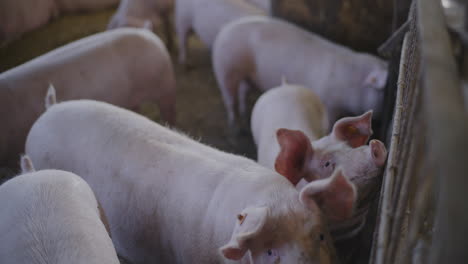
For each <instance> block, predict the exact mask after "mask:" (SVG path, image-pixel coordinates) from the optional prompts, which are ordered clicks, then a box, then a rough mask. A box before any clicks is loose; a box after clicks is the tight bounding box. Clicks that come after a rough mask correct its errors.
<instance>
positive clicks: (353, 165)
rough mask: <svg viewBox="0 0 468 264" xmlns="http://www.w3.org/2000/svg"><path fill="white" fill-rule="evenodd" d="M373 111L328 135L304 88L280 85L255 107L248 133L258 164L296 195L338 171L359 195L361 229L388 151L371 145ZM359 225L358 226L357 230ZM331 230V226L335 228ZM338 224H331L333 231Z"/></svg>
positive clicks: (321, 110)
mask: <svg viewBox="0 0 468 264" xmlns="http://www.w3.org/2000/svg"><path fill="white" fill-rule="evenodd" d="M371 121H372V111H368V112H366V113H364V114H362V115H360V116H356V117H345V118H342V119H340V120H338V121H337V122H336V123H335V124H334V126H333V129H332V131H331V133H330V134H329V135H326V136H325V133H326V131H327V130H328V118H327V115H326V110H325V106H324V105H323V104H322V103H321V100H320V99H319V97H318V96H317V95H316V94H315V93H314V92H312V91H311V89H308V88H306V87H304V86H300V85H292V84H288V83H287V82H283V85H281V86H280V87H277V88H275V89H272V90H270V91H268V92H266V93H264V94H263V95H262V96H261V97H260V98H259V99H258V100H257V102H256V104H255V106H254V109H253V112H252V118H251V128H252V135H253V138H254V141H255V143H256V145H257V157H258V162H259V163H260V164H262V165H264V166H266V167H268V168H271V169H274V170H276V171H277V172H278V173H280V174H281V175H283V176H285V177H286V178H287V179H288V180H289V181H290V182H291V183H292V184H293V185H295V186H296V187H297V188H298V189H299V190H300V189H302V188H303V187H304V186H305V185H306V184H307V183H308V182H311V181H314V180H317V179H326V178H328V177H330V176H332V174H333V172H334V171H335V170H336V168H338V167H341V168H342V169H343V172H344V174H345V175H346V177H347V178H348V179H349V180H350V181H351V182H353V183H354V184H355V185H356V187H357V190H358V198H359V203H358V209H359V210H358V211H357V212H356V214H355V215H354V216H355V217H358V218H359V219H358V220H356V219H354V220H353V221H354V222H356V225H359V226H362V225H363V219H364V217H365V214H366V212H367V206H368V204H369V203H368V202H361V201H365V200H367V198H369V197H370V195H372V194H373V193H374V192H375V191H376V190H377V189H378V182H379V180H378V179H379V178H378V176H379V175H380V174H381V172H382V169H383V166H384V164H385V160H386V156H387V150H386V148H385V146H384V144H383V143H382V142H381V141H379V140H371V141H370V142H369V144H368V145H366V143H367V141H368V140H369V137H370V136H371V135H372V128H371ZM357 223H359V224H357ZM334 224H336V225H334ZM341 224H343V223H332V226H331V228H332V230H333V229H334V228H335V227H336V226H340V225H341Z"/></svg>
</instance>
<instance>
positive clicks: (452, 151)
mask: <svg viewBox="0 0 468 264" xmlns="http://www.w3.org/2000/svg"><path fill="white" fill-rule="evenodd" d="M418 26H419V31H420V37H421V46H422V53H421V54H422V62H423V67H424V68H423V85H424V90H423V108H424V112H425V115H426V120H427V122H426V123H427V126H428V131H427V136H428V137H427V138H428V142H429V153H428V155H429V158H430V160H431V161H432V162H433V164H434V167H435V169H436V170H435V175H436V177H435V181H434V184H435V189H436V193H437V196H436V197H437V199H436V200H437V204H436V220H435V226H434V230H435V231H434V236H433V239H432V248H431V251H430V252H431V256H430V259H431V263H434V264H435V263H465V262H466V260H467V259H468V250H467V249H466V246H467V245H468V235H467V234H468V202H467V199H468V196H467V195H468V139H467V136H468V117H467V114H466V112H465V111H464V107H463V97H462V94H461V89H460V82H459V77H458V71H457V68H456V64H455V60H454V58H453V56H452V52H451V46H450V42H449V36H448V33H447V29H446V27H445V23H444V17H443V13H442V9H441V3H440V1H439V0H418Z"/></svg>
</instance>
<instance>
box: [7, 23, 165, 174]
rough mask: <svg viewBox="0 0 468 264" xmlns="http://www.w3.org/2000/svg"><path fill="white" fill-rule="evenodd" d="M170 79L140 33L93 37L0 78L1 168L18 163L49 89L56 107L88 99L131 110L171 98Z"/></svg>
mask: <svg viewBox="0 0 468 264" xmlns="http://www.w3.org/2000/svg"><path fill="white" fill-rule="evenodd" d="M172 74H173V73H172V68H171V62H170V58H169V55H168V53H167V51H166V49H165V48H164V45H163V44H162V42H161V41H160V40H159V39H158V38H157V37H156V36H154V35H153V34H152V33H150V32H149V31H146V30H140V29H118V30H115V31H110V32H104V33H100V34H96V35H93V36H91V37H87V38H85V39H82V40H78V41H75V42H73V43H70V44H68V45H66V46H63V47H61V48H58V49H56V50H54V51H51V52H49V53H47V54H45V55H42V56H40V57H38V58H36V59H34V60H32V61H29V62H27V63H25V64H23V65H20V66H18V67H16V68H13V69H11V70H9V71H7V72H4V73H2V74H0V98H2V99H1V100H2V102H3V101H5V103H4V104H1V106H0V107H1V110H0V112H2V113H4V115H5V116H3V117H2V120H1V121H2V123H3V124H4V128H5V129H4V130H3V131H2V133H1V135H0V141H1V140H2V138H3V140H6V142H7V144H5V145H4V146H5V147H4V148H5V149H4V150H3V151H2V152H0V158H1V160H2V163H7V164H10V165H15V164H12V163H13V162H11V161H9V160H18V154H19V153H20V152H21V151H22V149H23V144H24V140H25V139H26V133H27V131H28V130H29V128H30V127H31V125H32V123H33V122H34V121H35V120H36V119H37V117H38V116H39V115H40V114H41V113H42V112H43V111H44V100H43V98H44V96H45V94H46V91H47V88H48V86H49V84H53V85H54V86H55V88H56V90H57V97H58V99H59V100H60V101H63V100H71V99H82V98H89V99H95V100H101V101H107V102H110V103H113V104H116V105H120V106H122V107H127V108H134V107H136V106H137V105H138V104H140V103H141V102H142V101H144V100H157V99H158V98H159V97H162V95H165V94H170V93H172V91H171V90H173V89H174V87H173V85H172V84H173V82H172V79H171V80H169V79H170V78H171V77H172ZM158 84H159V87H158ZM12 114H14V115H12ZM5 160H6V161H5ZM4 161H5V162H4Z"/></svg>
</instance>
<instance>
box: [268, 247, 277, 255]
mask: <svg viewBox="0 0 468 264" xmlns="http://www.w3.org/2000/svg"><path fill="white" fill-rule="evenodd" d="M267 255H268V257H277V256H278V252H276V250H273V249H268V250H267Z"/></svg>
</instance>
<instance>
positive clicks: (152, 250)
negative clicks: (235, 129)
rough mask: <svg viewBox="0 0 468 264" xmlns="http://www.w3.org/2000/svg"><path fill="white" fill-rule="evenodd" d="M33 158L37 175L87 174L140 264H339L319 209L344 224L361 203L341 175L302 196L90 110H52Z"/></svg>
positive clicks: (185, 142) (97, 106) (126, 116)
mask: <svg viewBox="0 0 468 264" xmlns="http://www.w3.org/2000/svg"><path fill="white" fill-rule="evenodd" d="M26 151H27V153H28V155H30V156H31V157H32V158H33V159H34V161H35V163H36V166H37V167H39V168H62V169H67V170H70V171H73V172H75V173H81V174H80V175H81V176H82V177H83V178H84V179H85V180H86V181H87V182H88V183H89V184H90V185H91V187H92V188H93V190H94V191H95V193H96V195H97V197H98V198H99V199H100V201H101V203H102V205H103V208H104V210H105V211H106V214H107V216H108V219H109V224H110V229H111V232H112V236H113V240H114V244H115V246H116V249H117V252H118V253H119V255H121V256H123V257H125V258H126V259H128V260H129V261H131V262H132V263H135V264H138V263H176V264H177V263H232V262H231V261H230V260H236V261H240V262H236V263H244V264H245V263H256V264H259V263H260V264H262V263H299V264H300V263H333V262H334V248H333V246H332V245H331V240H330V236H329V234H328V232H327V228H326V223H324V222H322V220H321V213H320V210H319V207H318V206H320V207H321V208H326V211H325V213H326V214H327V216H329V215H333V216H335V217H337V218H339V219H344V218H347V217H349V216H350V215H351V214H352V210H353V205H354V202H355V198H356V191H355V187H354V185H353V184H352V183H350V182H349V181H348V180H347V179H346V177H345V176H343V175H342V172H341V171H337V173H336V174H335V175H334V176H333V177H331V178H328V179H324V180H317V181H313V182H311V183H309V184H308V185H307V186H306V187H304V189H303V190H302V191H301V192H300V193H299V192H298V191H297V190H296V189H295V188H294V186H293V185H292V184H291V183H290V182H288V181H287V180H286V179H285V178H284V177H283V176H281V175H279V174H277V173H275V172H274V171H272V170H270V169H267V168H264V167H263V166H260V165H258V164H257V163H255V162H254V161H252V160H249V159H247V158H244V157H240V156H236V155H232V154H228V153H225V152H222V151H219V150H216V149H214V148H211V147H208V146H205V145H203V144H201V143H199V142H197V141H195V140H192V139H190V138H188V137H186V136H184V135H181V134H179V133H176V132H174V131H171V130H170V129H168V128H165V127H162V126H160V125H158V124H157V123H154V122H152V121H150V120H149V119H147V118H145V117H143V116H140V115H138V114H135V113H133V112H130V111H127V110H125V109H122V108H118V107H115V106H112V105H110V104H107V103H103V102H96V101H90V100H78V101H68V102H63V103H59V104H56V105H53V106H52V107H50V108H49V109H48V110H47V111H46V112H45V113H44V114H43V115H42V116H41V117H40V118H39V119H38V121H37V122H36V123H35V124H34V126H33V127H32V129H31V131H30V133H29V135H28V139H27V142H26ZM338 192H339V195H338ZM315 200H317V201H318V202H317V203H316V202H315Z"/></svg>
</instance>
